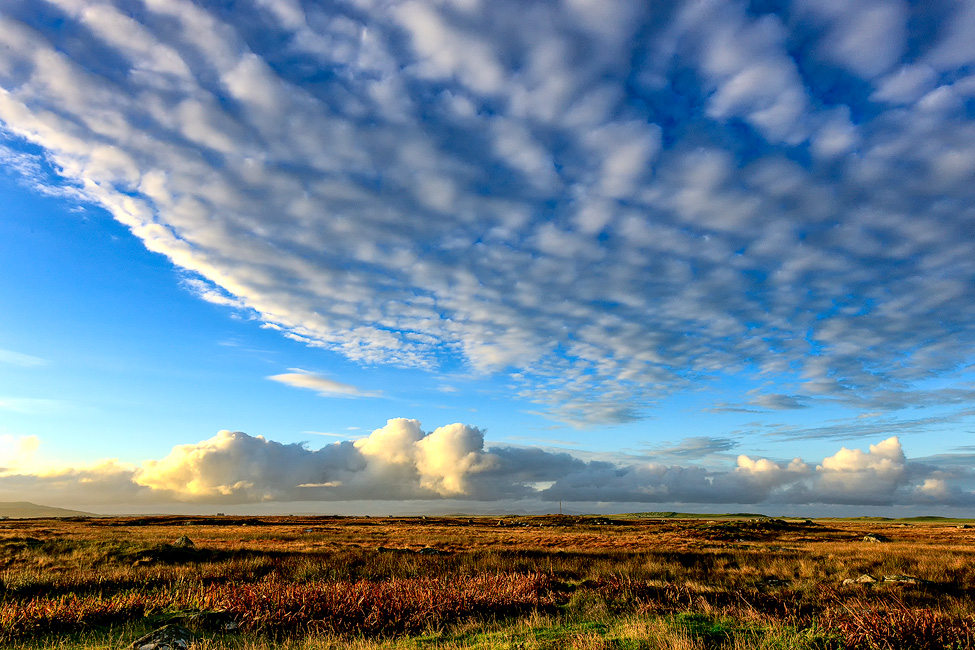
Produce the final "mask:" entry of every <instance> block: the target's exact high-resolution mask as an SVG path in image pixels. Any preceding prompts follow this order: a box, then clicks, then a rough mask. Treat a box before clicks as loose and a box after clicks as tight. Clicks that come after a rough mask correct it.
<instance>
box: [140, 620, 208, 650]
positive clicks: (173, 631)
mask: <svg viewBox="0 0 975 650" xmlns="http://www.w3.org/2000/svg"><path fill="white" fill-rule="evenodd" d="M195 641H196V635H194V634H193V633H192V632H190V631H189V630H187V629H186V628H185V627H180V626H179V625H164V626H163V627H161V628H159V629H158V630H153V631H152V632H150V633H149V634H147V635H145V636H144V637H142V638H141V639H137V640H136V641H134V642H133V643H132V645H130V646H129V648H131V649H132V650H189V648H190V646H192V645H193V643H194V642H195Z"/></svg>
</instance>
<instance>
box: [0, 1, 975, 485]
mask: <svg viewBox="0 0 975 650" xmlns="http://www.w3.org/2000/svg"><path fill="white" fill-rule="evenodd" d="M973 26H975V2H970V1H967V2H954V3H921V4H910V3H907V2H900V1H897V0H891V1H883V2H878V1H872V0H865V1H863V2H857V3H836V2H827V1H820V0H815V1H814V0H794V1H792V2H781V3H747V2H700V1H697V0H694V1H688V2H667V3H646V2H637V1H627V0H564V1H561V2H554V1H553V2H527V3H526V2H521V1H516V0H491V1H489V2H488V1H481V0H443V1H438V2H432V1H431V2H421V1H416V0H406V1H397V0H337V1H336V2H329V3H318V2H300V1H298V0H252V1H249V2H237V3H234V4H233V8H232V9H231V8H229V7H226V6H218V5H217V4H213V3H195V2H192V1H190V0H166V1H165V2H163V1H160V0H115V1H114V2H113V1H95V0H7V1H6V2H4V7H3V12H2V14H0V45H2V47H0V128H2V133H3V136H4V138H5V140H6V145H5V146H4V147H3V148H2V149H0V156H2V159H3V162H4V163H5V164H7V165H9V166H10V167H11V168H13V169H17V170H20V172H21V173H23V174H25V175H26V176H28V177H29V178H31V179H32V180H33V182H35V183H36V184H37V185H38V187H41V188H42V189H43V188H45V187H46V188H47V190H46V191H55V190H54V189H51V188H53V187H55V186H58V187H59V188H60V189H59V190H58V191H60V192H62V193H68V194H71V193H75V194H76V195H77V196H83V197H85V198H86V199H87V200H90V201H94V202H96V203H98V204H100V205H102V206H104V207H105V208H106V209H107V210H109V211H110V212H111V214H112V215H114V217H115V218H116V219H117V220H119V221H120V222H122V223H124V224H125V225H126V226H128V227H129V228H130V229H131V231H132V233H133V234H134V235H135V236H136V237H138V238H140V239H141V240H142V241H143V242H144V244H145V246H146V247H148V248H149V249H150V250H152V251H156V252H158V253H161V254H163V255H165V256H167V257H168V258H169V259H170V260H172V262H173V263H174V264H175V265H177V266H178V267H181V268H182V269H185V271H186V272H187V273H188V274H189V281H188V286H191V287H195V290H196V291H197V293H198V294H199V295H200V296H201V297H202V298H203V299H206V300H210V301H212V302H215V303H218V304H222V305H226V306H228V307H230V308H237V309H241V310H246V311H248V312H249V313H252V314H254V315H256V316H257V317H258V318H260V319H261V320H262V321H263V322H264V323H266V324H267V325H268V326H270V327H275V328H278V329H280V330H281V331H282V332H283V333H284V334H285V335H287V336H290V337H293V338H296V339H298V340H301V341H305V342H307V343H308V344H310V345H313V346H322V347H324V348H328V349H330V350H333V351H336V352H338V353H340V354H343V355H345V356H346V357H348V358H350V359H353V360H356V361H360V362H363V363H387V364H399V365H404V366H412V367H421V368H438V369H445V370H449V371H457V370H458V368H457V363H456V360H457V359H460V360H462V365H463V367H462V368H461V369H460V371H461V372H471V371H474V372H482V373H498V372H502V373H508V374H510V376H511V377H512V378H513V379H514V380H515V388H514V389H513V390H515V391H517V392H518V393H519V394H520V395H521V396H523V397H525V398H527V399H529V400H533V401H535V402H537V403H538V404H539V408H540V409H542V410H544V411H545V412H546V413H547V414H548V415H549V416H550V417H552V418H554V419H557V420H561V421H565V422H571V423H575V424H582V425H585V424H593V423H612V422H622V421H627V420H632V419H635V418H639V417H641V415H642V413H643V411H644V409H645V408H646V407H647V406H648V405H650V404H652V403H653V402H654V400H656V399H659V398H660V397H661V396H664V395H666V394H668V393H671V392H673V391H679V390H681V389H684V388H686V387H688V386H690V385H692V383H697V382H701V381H706V380H707V379H709V378H715V377H722V376H740V377H745V378H748V379H747V381H749V382H750V384H749V386H750V387H751V389H752V391H751V392H750V393H747V394H744V395H743V396H742V403H740V404H731V405H728V408H730V409H735V408H752V407H754V408H759V409H780V410H781V409H796V408H803V407H805V406H809V405H811V404H814V403H817V402H822V401H832V402H834V403H842V404H845V405H850V406H854V407H862V408H865V409H870V410H872V411H876V410H878V409H880V410H883V409H896V408H903V407H909V406H916V405H930V404H958V403H961V402H970V401H971V399H972V398H973V397H975V389H973V388H972V386H971V384H970V383H967V382H965V381H964V375H963V371H964V370H966V369H967V368H968V367H970V364H971V362H972V352H971V351H972V350H973V349H975V348H973V343H975V254H973V251H975V245H973V244H975V241H973V239H975V182H973V181H975V123H973V119H972V118H973V114H975V73H973V64H975V27H973ZM48 168H53V169H56V170H57V174H59V175H60V176H61V177H62V178H64V179H68V180H69V181H71V182H72V183H73V185H71V186H68V187H66V186H64V185H63V183H55V182H53V181H51V180H50V179H45V178H44V170H45V169H48ZM14 361H15V362H18V363H23V362H25V360H24V359H21V358H19V357H18V358H16V359H14ZM28 361H29V360H28ZM274 379H275V380H277V381H281V382H284V383H288V384H290V385H297V386H299V387H303V388H306V389H312V390H318V391H320V392H321V393H323V394H344V395H347V396H355V394H356V393H357V389H355V388H354V387H351V386H346V385H344V384H341V383H339V382H332V383H328V382H329V381H330V380H320V378H316V377H314V376H313V375H311V374H307V373H303V372H302V371H298V372H293V373H290V374H287V375H279V376H276V377H275V378H274ZM932 379H935V380H938V382H939V383H938V384H937V385H936V386H934V387H931V386H927V385H924V382H926V381H928V380H932ZM241 440H243V439H241ZM220 441H223V442H222V443H221V442H220ZM233 441H237V443H235V444H241V445H243V444H245V443H244V442H240V441H239V440H238V438H235V437H230V438H219V439H217V440H216V441H215V442H213V443H212V444H213V445H218V443H219V444H223V443H226V444H230V443H231V442H233ZM248 444H256V445H257V446H258V447H259V448H261V449H269V448H266V447H262V446H261V445H267V444H270V443H259V442H258V443H254V442H253V441H251V442H250V443H248ZM218 446H219V445H218ZM474 446H475V447H476V445H474ZM282 453H284V451H282ZM289 453H298V452H297V451H294V450H292V451H291V452H289ZM301 453H302V454H305V453H310V452H301ZM316 453H317V452H316ZM334 453H336V454H338V452H334ZM350 453H351V452H350ZM356 453H357V454H358V455H357V456H355V457H356V458H360V457H363V454H364V452H363V450H362V449H359V448H356ZM477 453H480V452H477ZM873 453H876V452H871V454H873ZM332 454H333V452H328V453H327V454H324V455H323V456H322V458H323V459H324V457H325V456H328V457H329V460H328V462H333V460H335V459H332V458H331V456H332ZM366 455H367V454H366ZM478 458H480V457H479V456H478ZM482 461H483V462H485V463H487V465H485V469H484V470H483V472H482V473H480V474H478V476H481V477H482V478H483V477H486V476H491V475H492V474H491V471H492V470H490V467H489V466H490V465H491V463H492V462H499V461H497V460H492V461H489V460H486V459H482V460H477V461H475V460H472V461H471V462H473V463H475V465H476V464H477V463H480V462H482ZM167 462H175V461H172V459H170V461H167ZM323 462H324V461H323ZM336 462H337V461H336ZM418 462H419V461H418ZM418 466H419V465H418ZM824 467H825V465H824ZM160 471H161V469H160ZM417 471H420V470H417ZM431 471H432V472H433V473H432V474H429V477H430V481H432V483H430V485H439V486H440V487H439V488H429V487H424V488H423V489H434V491H436V490H437V489H448V488H447V486H448V485H451V484H453V483H452V480H453V479H449V478H448V477H443V476H440V477H439V478H438V476H439V475H438V474H437V472H436V471H434V470H431ZM743 471H744V470H743ZM788 471H791V470H788V469H781V472H788ZM146 472H147V473H146V474H145V476H147V477H148V476H152V475H153V473H152V472H151V471H149V470H146ZM422 475H424V476H427V475H425V474H422ZM735 476H737V474H736V475H735ZM309 480H311V479H309ZM485 480H486V479H485ZM688 480H690V479H688ZM438 481H439V482H438ZM621 481H623V482H622V483H620V485H619V489H620V490H621V491H623V492H625V491H626V490H627V489H628V488H627V487H626V484H625V483H626V481H625V480H623V479H621ZM827 484H828V482H822V481H821V482H820V483H819V484H818V485H819V487H817V488H816V489H819V490H825V489H826V487H825V486H826V485H827ZM221 485H224V483H221ZM255 489H256V488H255ZM309 489H312V488H309ZM485 489H486V488H485ZM574 489H576V490H578V491H580V492H584V491H585V489H584V486H581V485H580V486H576V487H575V488H574ZM258 491H259V490H258ZM488 491H490V490H488Z"/></svg>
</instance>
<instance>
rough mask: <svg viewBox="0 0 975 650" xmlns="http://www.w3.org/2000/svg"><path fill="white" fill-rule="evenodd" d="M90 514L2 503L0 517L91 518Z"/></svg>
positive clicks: (15, 502) (30, 504)
mask: <svg viewBox="0 0 975 650" xmlns="http://www.w3.org/2000/svg"><path fill="white" fill-rule="evenodd" d="M91 516H93V515H92V513H90V512H82V511H81V510H68V509H67V508H52V507H51V506H39V505H37V504H36V503H28V502H27V501H0V517H10V518H12V519H22V518H27V517H91Z"/></svg>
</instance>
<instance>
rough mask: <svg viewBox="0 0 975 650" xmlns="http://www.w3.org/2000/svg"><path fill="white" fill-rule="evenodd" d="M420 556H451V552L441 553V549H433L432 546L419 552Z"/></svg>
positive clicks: (425, 547)
mask: <svg viewBox="0 0 975 650" xmlns="http://www.w3.org/2000/svg"><path fill="white" fill-rule="evenodd" d="M417 553H419V554H420V555H450V552H449V551H441V550H439V549H436V548H433V547H432V546H424V547H423V548H421V549H420V550H419V551H417Z"/></svg>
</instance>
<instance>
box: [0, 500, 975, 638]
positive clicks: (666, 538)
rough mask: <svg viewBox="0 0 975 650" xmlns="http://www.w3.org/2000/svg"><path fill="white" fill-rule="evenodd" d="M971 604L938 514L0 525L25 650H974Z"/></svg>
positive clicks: (962, 544) (6, 630)
mask: <svg viewBox="0 0 975 650" xmlns="http://www.w3.org/2000/svg"><path fill="white" fill-rule="evenodd" d="M869 533H873V534H876V535H878V536H880V538H881V539H882V540H886V541H876V542H874V541H865V540H864V537H865V536H866V535H867V534H869ZM184 536H185V537H188V538H189V539H190V540H191V541H192V545H191V546H190V545H186V546H182V547H181V546H180V545H176V544H174V542H175V541H176V540H177V539H179V538H181V537H184ZM861 576H870V577H871V578H872V579H873V580H875V581H873V582H871V581H868V580H870V579H871V578H862V581H859V582H852V584H844V580H846V579H852V580H854V581H855V580H857V579H860V578H861ZM885 578H886V579H885ZM973 595H975V528H969V527H968V526H967V524H963V523H962V522H956V521H947V520H938V519H925V518H921V519H915V520H882V519H871V520H815V521H810V520H792V519H789V520H782V519H766V518H751V517H744V516H742V517H721V518H717V517H715V518H710V519H708V518H703V517H695V518H682V517H680V516H679V513H639V514H633V515H626V516H616V517H575V516H556V515H553V516H545V517H503V518H500V519H499V518H497V517H494V518H486V517H480V518H467V517H429V518H396V517H391V518H368V517H363V518H355V517H259V518H258V517H146V518H75V519H24V520H7V521H2V522H0V647H3V648H11V649H20V650H24V649H28V648H30V649H36V650H40V649H41V648H44V649H47V648H64V649H76V648H123V647H127V646H128V645H129V644H131V643H132V642H133V641H134V640H135V639H137V638H139V637H140V636H142V635H143V634H145V633H147V632H149V631H150V630H152V629H153V628H156V627H159V626H161V625H164V624H167V623H175V624H179V625H182V626H184V627H186V628H188V629H190V630H192V631H193V632H194V633H195V634H196V635H197V636H198V638H199V640H198V642H197V644H196V647H197V648H201V649H203V648H211V649H213V650H216V649H218V648H220V649H223V648H230V649H241V650H244V649H248V650H270V649H272V648H274V649H278V648H280V649H285V648H288V649H295V650H297V649H305V650H311V649H313V648H316V649H317V648H360V649H362V650H367V649H368V650H374V649H379V648H390V649H401V648H458V649H460V648H512V649H513V648H519V649H526V650H527V649H540V648H580V649H583V648H590V649H604V648H621V649H622V648H626V649H630V648H632V649H637V648H651V649H655V648H672V649H688V650H690V649H697V648H702V649H703V648H727V649H729V650H731V649H742V650H744V649H746V648H767V649H771V648H783V649H784V648H821V649H827V648H836V649H841V648H878V649H879V648H883V649H894V648H898V649H900V648H904V649H911V648H939V649H940V648H975V602H973V598H972V596H973Z"/></svg>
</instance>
